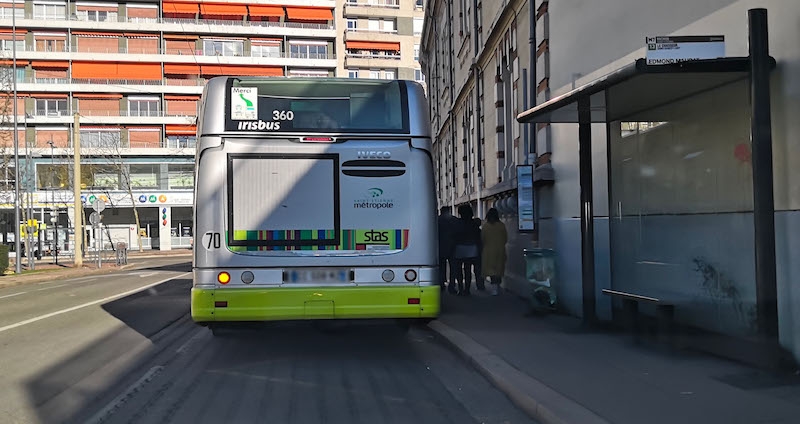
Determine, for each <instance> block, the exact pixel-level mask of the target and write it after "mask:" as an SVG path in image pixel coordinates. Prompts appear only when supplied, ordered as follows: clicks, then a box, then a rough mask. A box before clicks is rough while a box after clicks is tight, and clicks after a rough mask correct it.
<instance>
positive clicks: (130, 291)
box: [0, 272, 192, 333]
mask: <svg viewBox="0 0 800 424" xmlns="http://www.w3.org/2000/svg"><path fill="white" fill-rule="evenodd" d="M191 274H192V273H191V272H185V273H183V274H181V275H176V276H174V277H169V278H165V279H163V280H159V281H156V282H155V283H150V284H147V285H145V286H142V287H139V288H136V289H133V290H128V291H126V292H122V293H117V294H115V295H112V296H108V297H104V298H102V299H98V300H94V301H91V302H87V303H84V304H81V305H78V306H73V307H71V308H67V309H62V310H60V311H55V312H51V313H49V314H44V315H40V316H38V317H34V318H30V319H26V320H25V321H20V322H17V323H14V324H9V325H6V326H5V327H0V333H2V332H4V331H8V330H13V329H14V328H17V327H22V326H23V325H28V324H31V323H34V322H37V321H41V320H43V319H47V318H52V317H54V316H58V315H61V314H66V313H67V312H72V311H77V310H78V309H83V308H85V307H87V306H93V305H97V304H99V303H103V302H108V301H109V300H114V299H119V298H120V297H124V296H127V295H130V294H134V293H138V292H140V291H142V290H146V289H149V288H151V287H155V286H157V285H159V284H163V283H166V282H167V281H169V280H175V279H178V278H183V277H186V276H188V275H191Z"/></svg>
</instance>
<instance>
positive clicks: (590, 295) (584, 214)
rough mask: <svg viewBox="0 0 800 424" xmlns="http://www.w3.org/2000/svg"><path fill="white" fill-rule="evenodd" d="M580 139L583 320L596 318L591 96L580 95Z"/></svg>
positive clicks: (585, 322) (589, 320) (590, 320)
mask: <svg viewBox="0 0 800 424" xmlns="http://www.w3.org/2000/svg"><path fill="white" fill-rule="evenodd" d="M578 143H579V145H580V147H579V153H578V155H579V167H580V185H581V269H582V271H583V272H582V274H581V275H582V285H583V322H584V324H591V323H593V322H594V321H595V318H596V307H595V293H594V288H595V281H594V208H593V205H592V200H593V199H592V197H593V193H592V115H591V110H590V103H589V97H587V96H584V97H580V98H579V99H578Z"/></svg>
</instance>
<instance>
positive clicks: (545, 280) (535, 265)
mask: <svg viewBox="0 0 800 424" xmlns="http://www.w3.org/2000/svg"><path fill="white" fill-rule="evenodd" d="M522 253H523V255H524V256H525V277H526V278H527V280H528V282H529V283H530V292H529V301H530V304H531V307H532V308H533V309H534V310H538V311H554V310H555V309H556V304H557V300H558V298H557V296H556V287H557V280H556V278H557V275H556V252H555V251H554V250H553V249H540V248H535V249H524V250H523V251H522Z"/></svg>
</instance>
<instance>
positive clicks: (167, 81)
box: [17, 77, 206, 87]
mask: <svg viewBox="0 0 800 424" xmlns="http://www.w3.org/2000/svg"><path fill="white" fill-rule="evenodd" d="M17 82H18V83H20V84H114V85H170V86H181V87H200V86H204V85H206V80H205V79H203V78H189V79H182V78H164V79H163V80H127V79H121V80H120V79H107V78H30V77H26V78H18V79H17Z"/></svg>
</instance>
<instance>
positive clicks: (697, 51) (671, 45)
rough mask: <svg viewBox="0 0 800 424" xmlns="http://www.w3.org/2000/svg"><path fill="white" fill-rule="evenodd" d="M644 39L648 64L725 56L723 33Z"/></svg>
mask: <svg viewBox="0 0 800 424" xmlns="http://www.w3.org/2000/svg"><path fill="white" fill-rule="evenodd" d="M646 41H647V64H648V65H668V64H671V63H678V62H686V61H689V60H701V59H717V58H720V57H725V36H724V35H676V36H657V37H647V38H646Z"/></svg>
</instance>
